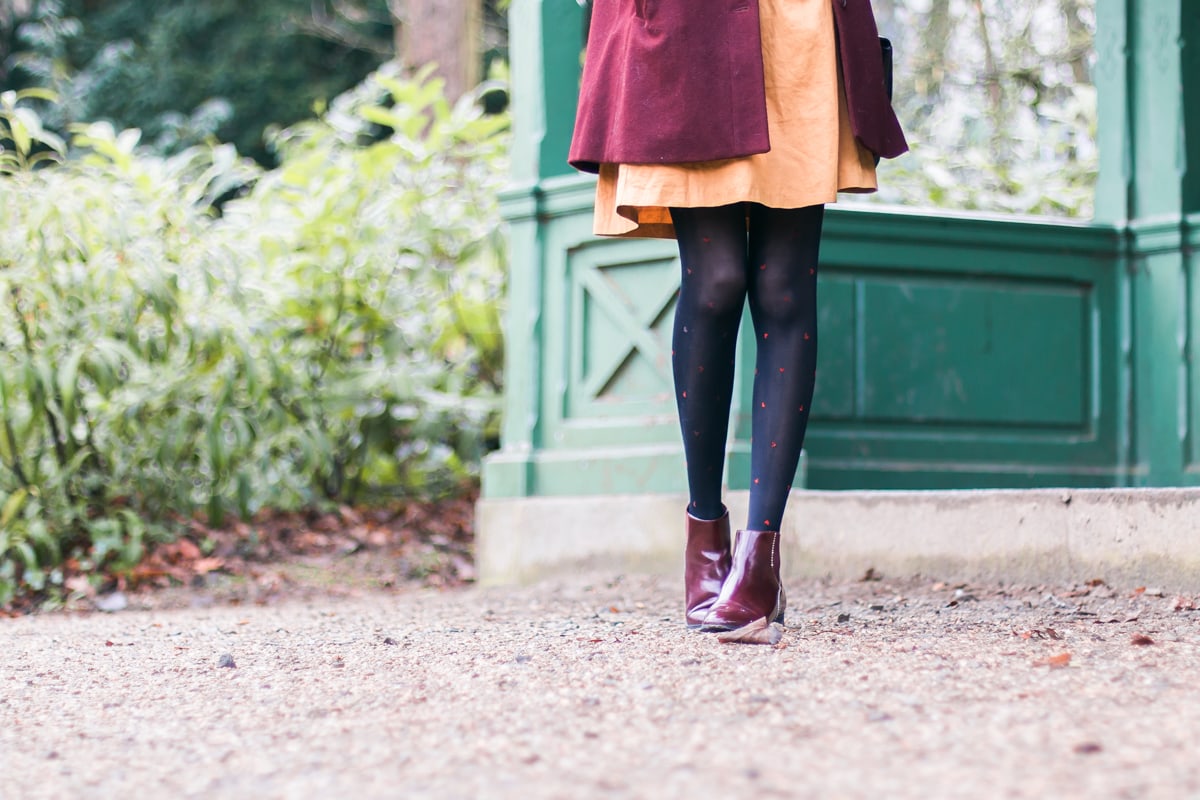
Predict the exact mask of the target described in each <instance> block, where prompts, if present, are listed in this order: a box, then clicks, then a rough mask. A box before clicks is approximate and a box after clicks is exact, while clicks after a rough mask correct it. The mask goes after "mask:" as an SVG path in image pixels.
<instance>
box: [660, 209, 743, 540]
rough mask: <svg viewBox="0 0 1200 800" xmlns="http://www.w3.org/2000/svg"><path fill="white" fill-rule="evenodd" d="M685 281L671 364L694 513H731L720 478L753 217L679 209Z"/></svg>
mask: <svg viewBox="0 0 1200 800" xmlns="http://www.w3.org/2000/svg"><path fill="white" fill-rule="evenodd" d="M671 218H672V221H673V222H674V223H675V233H676V237H677V239H678V241H679V260H680V263H681V265H682V271H681V272H682V274H681V278H680V287H679V301H678V303H677V304H676V307H675V330H674V336H673V337H672V350H671V359H672V367H673V370H674V373H675V400H676V403H677V404H678V407H679V424H680V427H681V429H682V432H683V452H684V457H685V458H686V459H687V478H688V492H689V495H690V498H689V503H688V513H689V514H691V515H692V516H693V517H696V518H697V519H701V520H712V519H717V518H718V517H720V516H721V515H722V514H724V513H725V509H724V506H723V505H722V504H721V483H722V481H721V475H722V472H723V470H724V466H725V445H726V438H727V435H728V431H729V405H730V402H731V401H732V399H733V375H734V364H733V361H734V355H735V352H736V348H737V333H738V326H739V324H740V323H741V319H742V309H743V307H744V305H745V302H746V209H745V206H744V205H742V204H737V205H730V206H721V207H718V208H673V209H671Z"/></svg>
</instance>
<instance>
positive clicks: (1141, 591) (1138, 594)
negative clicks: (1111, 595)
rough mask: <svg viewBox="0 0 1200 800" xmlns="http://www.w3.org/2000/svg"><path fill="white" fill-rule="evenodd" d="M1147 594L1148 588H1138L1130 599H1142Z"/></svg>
mask: <svg viewBox="0 0 1200 800" xmlns="http://www.w3.org/2000/svg"><path fill="white" fill-rule="evenodd" d="M1145 593H1146V587H1145V586H1139V587H1138V588H1136V589H1134V590H1133V592H1132V593H1131V594H1130V595H1129V596H1130V597H1141V596H1142V595H1144V594H1145Z"/></svg>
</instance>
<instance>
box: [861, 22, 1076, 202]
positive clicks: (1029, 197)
mask: <svg viewBox="0 0 1200 800" xmlns="http://www.w3.org/2000/svg"><path fill="white" fill-rule="evenodd" d="M875 8H876V12H877V14H878V15H879V17H880V27H881V31H882V32H883V33H885V34H886V35H889V36H891V37H892V38H894V39H896V40H897V41H896V52H897V59H898V60H897V64H896V98H895V105H896V109H897V113H898V114H899V116H900V118H901V120H902V122H903V124H904V126H905V129H906V133H907V134H908V136H909V141H910V144H911V145H912V152H911V153H909V154H908V155H906V156H905V157H903V158H901V159H898V160H897V161H894V162H888V163H887V164H885V165H884V166H883V168H882V172H883V174H882V176H881V177H882V180H881V190H880V192H879V194H878V195H877V196H875V197H873V198H872V199H873V200H875V201H876V202H879V201H882V202H889V203H905V204H913V205H932V206H935V207H942V208H954V209H984V210H989V211H1000V212H1007V213H1032V214H1050V215H1056V216H1073V217H1088V216H1091V214H1092V209H1093V207H1094V203H1093V198H1094V192H1095V183H1096V173H1097V169H1098V154H1097V148H1096V128H1097V118H1096V92H1095V88H1094V87H1093V86H1092V83H1091V78H1090V69H1091V66H1090V61H1091V57H1092V53H1093V48H1092V43H1093V40H1094V38H1095V30H1096V19H1095V4H1094V0H1035V1H1034V2H1029V3H1006V2H1002V0H877V2H876V3H875Z"/></svg>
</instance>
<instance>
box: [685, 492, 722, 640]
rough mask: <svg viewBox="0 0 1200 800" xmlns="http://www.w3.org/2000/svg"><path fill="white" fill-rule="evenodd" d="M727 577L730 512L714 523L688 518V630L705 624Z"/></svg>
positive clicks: (686, 598)
mask: <svg viewBox="0 0 1200 800" xmlns="http://www.w3.org/2000/svg"><path fill="white" fill-rule="evenodd" d="M728 574H729V512H728V511H726V512H725V513H724V514H723V515H722V516H721V517H720V518H719V519H713V520H705V519H696V518H695V517H693V516H692V515H691V514H688V515H687V549H686V550H685V551H684V566H683V587H684V608H685V609H686V614H687V626H688V627H689V628H699V627H700V626H701V625H703V624H704V620H705V618H706V617H707V616H708V612H709V609H711V608H712V604H713V601H714V600H716V599H717V595H718V594H720V593H721V587H722V586H723V585H724V584H725V576H727V575H728Z"/></svg>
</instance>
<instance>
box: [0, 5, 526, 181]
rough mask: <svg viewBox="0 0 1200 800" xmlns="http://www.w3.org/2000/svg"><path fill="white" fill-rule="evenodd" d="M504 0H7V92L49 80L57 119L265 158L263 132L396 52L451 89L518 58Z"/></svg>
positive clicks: (1, 35)
mask: <svg viewBox="0 0 1200 800" xmlns="http://www.w3.org/2000/svg"><path fill="white" fill-rule="evenodd" d="M497 3H498V0H256V2H253V3H246V2H242V0H205V1H204V2H189V3H162V2H158V0H3V4H2V5H0V90H3V89H20V88H24V87H28V86H43V87H49V88H52V89H54V90H55V91H56V92H57V93H58V95H59V97H60V98H61V103H60V104H59V105H58V106H56V107H55V108H54V109H51V110H50V111H49V113H48V118H47V121H48V123H50V124H52V125H54V126H56V127H59V128H64V127H65V126H66V125H67V124H70V123H73V122H79V121H93V120H98V119H104V120H109V121H111V122H112V123H113V124H114V125H115V126H117V127H118V128H125V127H137V128H140V129H142V130H143V131H144V133H145V137H144V140H145V141H146V142H148V143H150V144H152V145H153V146H154V147H155V148H156V149H158V150H159V151H160V152H165V153H170V152H177V151H179V150H181V149H183V148H185V147H187V146H189V145H191V144H195V143H196V142H198V141H202V140H203V139H205V138H206V137H210V136H215V137H216V138H218V139H220V140H221V141H226V142H232V143H234V144H235V145H237V147H238V150H239V151H240V152H242V153H245V154H248V155H251V156H253V157H254V158H256V159H257V160H259V161H261V162H265V163H268V164H270V163H273V155H272V154H271V152H270V151H269V149H268V147H267V146H266V144H265V143H264V137H263V133H264V131H266V130H267V129H268V128H269V127H271V126H286V125H289V124H291V123H294V122H297V121H299V120H301V119H305V118H309V117H311V116H312V114H313V110H314V106H316V107H322V106H323V105H324V104H325V103H326V102H327V101H329V100H331V99H332V98H333V97H335V96H337V95H338V94H340V93H341V92H343V91H345V90H346V89H348V88H350V87H351V86H354V85H355V84H357V83H359V82H360V81H361V80H362V79H363V78H364V77H366V75H367V74H369V73H370V72H371V71H372V70H374V69H376V68H377V67H378V66H379V65H380V64H382V63H384V62H386V61H389V60H392V59H396V60H398V61H399V62H400V63H401V64H402V65H403V66H405V67H407V68H408V71H410V72H412V71H415V70H416V69H417V68H419V67H420V66H423V65H424V64H425V63H428V62H431V61H436V62H437V63H438V64H439V73H440V75H441V77H443V79H444V80H445V81H446V93H447V95H448V96H449V97H450V98H451V99H454V98H457V97H458V96H459V95H461V94H463V93H464V92H466V91H467V90H468V89H470V88H472V87H473V86H474V85H475V84H476V83H477V82H478V80H479V78H480V76H481V75H482V74H484V72H485V70H486V69H487V68H488V65H489V64H490V63H491V62H492V61H494V60H495V59H497V58H501V59H502V58H504V57H505V56H506V44H507V28H506V25H505V18H504V16H503V14H502V13H500V11H499V10H498V7H497Z"/></svg>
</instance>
